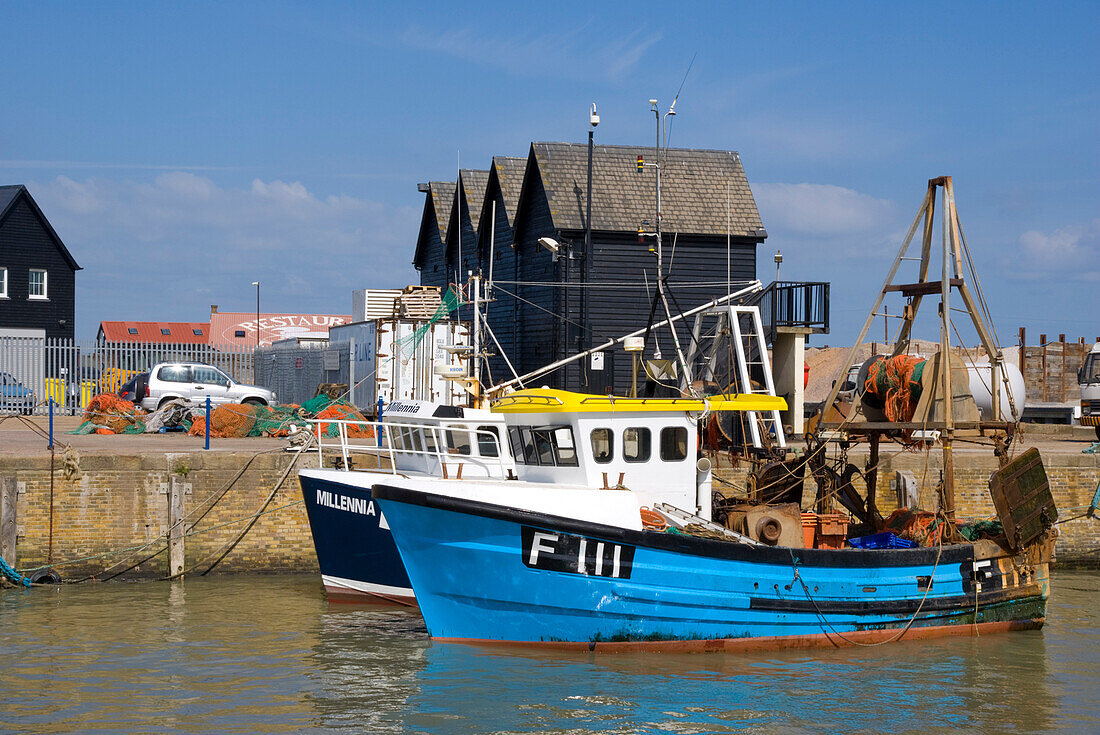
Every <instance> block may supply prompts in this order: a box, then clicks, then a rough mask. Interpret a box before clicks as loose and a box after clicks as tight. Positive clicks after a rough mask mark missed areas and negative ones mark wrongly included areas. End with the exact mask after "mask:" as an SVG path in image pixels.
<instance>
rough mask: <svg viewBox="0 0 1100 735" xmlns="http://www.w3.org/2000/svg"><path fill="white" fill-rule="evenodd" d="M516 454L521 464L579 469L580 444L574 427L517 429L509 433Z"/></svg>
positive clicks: (516, 427)
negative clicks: (578, 449)
mask: <svg viewBox="0 0 1100 735" xmlns="http://www.w3.org/2000/svg"><path fill="white" fill-rule="evenodd" d="M508 440H509V442H510V443H511V446H512V454H513V455H515V458H516V461H517V462H519V463H521V464H529V465H537V466H539V467H576V466H577V464H578V462H577V445H576V443H575V442H574V440H573V428H572V427H570V426H514V427H512V428H510V429H509V430H508Z"/></svg>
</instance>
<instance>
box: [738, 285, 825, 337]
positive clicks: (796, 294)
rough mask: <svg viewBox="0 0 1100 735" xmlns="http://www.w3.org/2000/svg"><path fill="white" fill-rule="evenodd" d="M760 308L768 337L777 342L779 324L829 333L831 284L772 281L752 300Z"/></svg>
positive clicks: (819, 332) (817, 332)
mask: <svg viewBox="0 0 1100 735" xmlns="http://www.w3.org/2000/svg"><path fill="white" fill-rule="evenodd" d="M749 303H750V305H751V304H756V305H757V306H759V307H760V319H761V321H762V322H763V325H764V332H765V336H766V337H767V339H768V342H769V343H770V344H775V336H776V334H777V333H778V331H779V328H780V327H802V328H805V329H810V330H812V331H813V332H814V333H816V334H828V332H829V284H828V283H827V282H824V281H773V282H772V283H770V284H769V285H768V286H767V287H765V288H764V290H763V291H760V292H759V293H758V294H755V295H754V296H753V297H752V299H750V301H749Z"/></svg>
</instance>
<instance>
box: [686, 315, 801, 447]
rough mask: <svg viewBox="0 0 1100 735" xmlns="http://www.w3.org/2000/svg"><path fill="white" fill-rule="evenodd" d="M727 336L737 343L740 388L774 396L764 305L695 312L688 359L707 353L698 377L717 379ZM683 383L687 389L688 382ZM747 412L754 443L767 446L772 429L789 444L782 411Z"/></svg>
mask: <svg viewBox="0 0 1100 735" xmlns="http://www.w3.org/2000/svg"><path fill="white" fill-rule="evenodd" d="M708 318H711V319H715V322H714V324H713V327H712V328H710V329H705V328H704V327H705V324H706V321H707V319H708ZM723 339H728V340H729V341H730V343H731V344H732V346H733V358H734V363H735V365H736V378H737V387H738V392H739V393H754V394H757V395H767V396H774V395H775V381H774V379H773V378H772V367H771V363H770V362H769V361H768V345H767V341H766V340H765V338H764V327H763V324H762V322H761V320H760V309H758V308H757V307H755V306H733V305H724V306H720V307H716V308H714V309H708V310H707V311H704V312H700V313H699V314H696V315H695V323H694V325H693V326H692V330H691V344H690V345H689V347H688V354H687V363H688V365H694V364H695V361H696V360H697V359H698V358H699V357H700V356H703V364H702V369H701V370H698V371H695V375H696V376H697V377H698V378H700V379H702V380H705V381H711V382H713V381H714V379H715V366H716V365H717V362H718V348H719V345H720V344H721V343H722V340H723ZM706 341H709V342H710V344H709V345H707V346H706V348H705V355H703V353H704V342H706ZM754 368H758V374H759V375H760V376H761V377H762V378H763V386H762V387H754V386H753V383H752V379H751V376H752V372H753V370H754ZM682 387H683V388H684V389H685V390H686V389H687V387H688V386H682ZM746 413H747V414H748V416H747V417H748V424H749V435H750V437H751V438H752V445H753V447H755V448H756V449H763V448H764V436H765V434H766V433H772V434H774V436H775V443H776V445H778V446H779V447H780V448H786V446H787V442H786V437H785V436H784V434H783V420H782V418H780V415H779V411H763V412H758V411H746ZM762 430H763V431H762Z"/></svg>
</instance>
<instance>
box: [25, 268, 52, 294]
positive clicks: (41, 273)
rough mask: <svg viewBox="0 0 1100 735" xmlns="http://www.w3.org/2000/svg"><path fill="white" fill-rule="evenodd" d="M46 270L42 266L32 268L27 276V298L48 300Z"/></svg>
mask: <svg viewBox="0 0 1100 735" xmlns="http://www.w3.org/2000/svg"><path fill="white" fill-rule="evenodd" d="M46 275H47V274H46V271H45V270H42V269H41V268H31V270H30V275H29V276H28V277H27V298H29V299H41V300H46V299H48V298H49V296H48V292H47V290H46Z"/></svg>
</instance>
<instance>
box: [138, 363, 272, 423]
mask: <svg viewBox="0 0 1100 735" xmlns="http://www.w3.org/2000/svg"><path fill="white" fill-rule="evenodd" d="M207 397H209V398H210V402H211V403H215V404H217V403H255V404H258V405H261V406H266V405H268V404H270V403H274V402H275V393H274V392H273V391H270V390H268V389H267V388H261V387H259V386H256V385H245V384H244V383H235V382H233V379H232V378H230V377H229V376H228V375H226V374H225V373H223V372H222V371H221V370H219V369H218V368H216V367H214V366H213V365H204V364H203V363H200V362H161V363H157V364H156V365H154V366H153V368H152V370H150V371H149V378H148V381H147V384H146V386H145V397H144V398H142V399H141V407H142V408H144V409H146V410H148V411H155V410H156V409H158V408H160V407H161V406H163V405H164V404H165V403H167V402H168V401H171V400H174V399H176V398H183V399H186V400H188V401H191V402H192V403H196V404H199V403H205V401H206V398H207Z"/></svg>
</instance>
